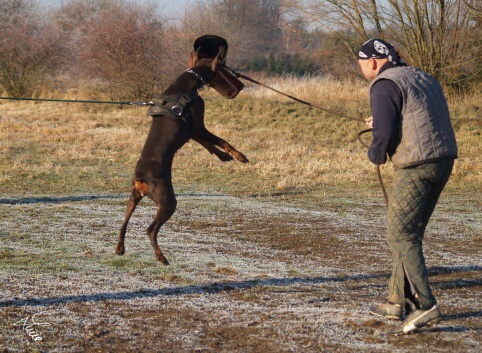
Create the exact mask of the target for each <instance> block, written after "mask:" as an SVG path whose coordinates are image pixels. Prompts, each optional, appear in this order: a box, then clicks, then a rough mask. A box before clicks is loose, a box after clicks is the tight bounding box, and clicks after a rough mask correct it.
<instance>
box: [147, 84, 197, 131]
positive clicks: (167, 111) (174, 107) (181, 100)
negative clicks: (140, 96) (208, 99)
mask: <svg viewBox="0 0 482 353" xmlns="http://www.w3.org/2000/svg"><path fill="white" fill-rule="evenodd" d="M197 97H199V94H198V92H197V89H192V90H190V91H188V92H186V93H179V94H175V95H171V96H160V97H158V98H156V99H153V100H152V101H151V102H152V105H151V106H150V107H149V110H148V111H147V115H150V116H152V117H153V118H155V117H157V116H161V115H163V116H168V117H169V118H172V119H175V120H182V121H183V122H184V123H186V124H187V125H188V126H190V125H191V122H190V120H191V112H190V110H189V105H190V103H191V102H192V101H193V100H194V99H196V98H197Z"/></svg>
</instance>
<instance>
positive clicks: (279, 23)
mask: <svg viewBox="0 0 482 353" xmlns="http://www.w3.org/2000/svg"><path fill="white" fill-rule="evenodd" d="M208 33H209V34H217V35H220V36H223V37H224V38H226V39H227V40H228V42H229V46H230V48H229V55H228V63H227V64H228V66H230V67H232V68H233V69H235V70H241V71H242V70H244V71H259V72H265V73H266V74H268V75H276V74H291V75H300V76H302V75H330V76H333V77H335V78H339V79H353V78H354V77H357V76H358V77H359V76H360V73H359V71H358V68H357V63H356V54H357V51H358V48H359V47H360V45H361V44H362V43H363V42H364V41H365V40H367V39H368V38H371V37H375V36H376V37H380V38H382V39H385V40H387V41H389V42H392V43H393V44H394V45H395V46H396V47H397V48H399V49H400V54H401V56H402V57H403V58H404V59H405V61H407V62H408V63H409V64H412V65H415V66H418V67H421V68H422V69H424V70H426V71H427V72H429V73H430V74H432V75H434V76H435V77H437V78H438V79H439V80H441V81H442V82H443V83H444V84H446V85H451V86H453V87H456V88H458V89H460V90H464V89H469V88H471V87H474V85H477V84H480V83H481V82H482V62H481V60H480V59H481V57H482V55H481V54H482V3H481V2H480V0H383V1H380V0H206V1H197V2H193V4H192V5H191V6H190V7H189V9H186V11H185V13H184V14H183V15H182V16H181V18H179V19H177V20H175V21H174V20H173V19H171V18H170V17H169V14H167V13H166V11H165V9H163V8H161V7H159V6H157V5H156V3H155V2H148V3H146V2H139V1H135V0H100V1H99V0H65V1H63V2H62V5H61V6H60V7H59V8H55V9H51V10H46V9H45V8H42V7H41V6H40V5H39V3H38V2H37V1H35V0H2V1H1V2H0V43H1V46H0V85H1V88H2V89H3V91H4V92H5V93H6V94H8V95H10V96H15V97H26V96H35V95H39V94H40V93H41V92H45V91H62V92H65V91H68V90H82V89H83V90H85V91H89V92H98V93H102V94H104V95H105V96H106V97H109V98H110V99H112V100H146V99H149V98H151V97H152V96H154V95H155V94H156V93H158V92H159V91H160V90H162V89H163V87H165V85H166V84H168V83H169V82H170V81H172V80H173V79H174V78H175V77H176V76H177V75H178V74H179V73H180V72H181V71H182V70H183V69H184V68H185V66H186V63H187V58H188V54H189V51H190V50H191V49H192V43H193V42H194V39H195V38H197V37H198V36H200V35H203V34H208Z"/></svg>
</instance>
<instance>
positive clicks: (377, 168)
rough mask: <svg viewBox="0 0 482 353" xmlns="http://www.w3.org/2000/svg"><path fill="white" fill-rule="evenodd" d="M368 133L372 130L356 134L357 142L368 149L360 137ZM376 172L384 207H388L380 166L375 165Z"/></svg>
mask: <svg viewBox="0 0 482 353" xmlns="http://www.w3.org/2000/svg"><path fill="white" fill-rule="evenodd" d="M370 131H372V129H366V130H363V131H360V132H359V133H358V141H360V143H361V144H362V145H363V146H364V147H366V148H369V147H370V146H368V145H367V144H366V143H365V142H363V140H362V138H361V136H362V135H363V134H366V133H367V132H370ZM376 172H377V177H378V183H379V184H380V188H381V189H382V194H383V199H384V200H385V205H387V207H388V195H387V190H386V189H385V185H384V184H383V179H382V172H381V171H380V164H377V165H376Z"/></svg>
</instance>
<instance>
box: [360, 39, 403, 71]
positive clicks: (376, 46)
mask: <svg viewBox="0 0 482 353" xmlns="http://www.w3.org/2000/svg"><path fill="white" fill-rule="evenodd" d="M370 58H372V59H383V58H387V59H388V61H390V62H391V63H392V65H405V63H404V62H403V60H402V58H400V56H399V55H398V53H397V52H396V51H395V48H394V47H393V45H391V44H390V43H388V42H385V41H384V40H383V39H378V38H374V39H370V40H368V41H366V42H365V43H363V45H362V47H361V49H360V51H359V52H358V59H360V60H368V59H370Z"/></svg>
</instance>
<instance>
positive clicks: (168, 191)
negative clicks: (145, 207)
mask: <svg viewBox="0 0 482 353" xmlns="http://www.w3.org/2000/svg"><path fill="white" fill-rule="evenodd" d="M155 189H156V190H155V192H153V193H152V194H151V195H150V198H151V199H152V200H153V201H154V202H155V203H156V206H157V213H156V216H155V217H154V221H153V222H152V223H151V225H150V226H149V228H147V235H148V236H149V240H150V242H151V245H152V248H153V249H154V253H155V254H156V256H157V259H158V260H159V261H160V262H161V263H162V264H163V265H169V261H167V259H166V257H165V256H164V254H163V253H162V251H161V249H160V248H159V244H158V242H157V235H158V233H159V230H160V229H161V227H162V226H163V225H164V223H166V222H167V221H168V220H169V218H171V216H172V215H173V214H174V211H175V210H176V206H177V200H176V196H175V194H174V190H173V188H172V184H171V182H170V181H166V180H160V181H159V182H158V183H157V185H156V187H155Z"/></svg>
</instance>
